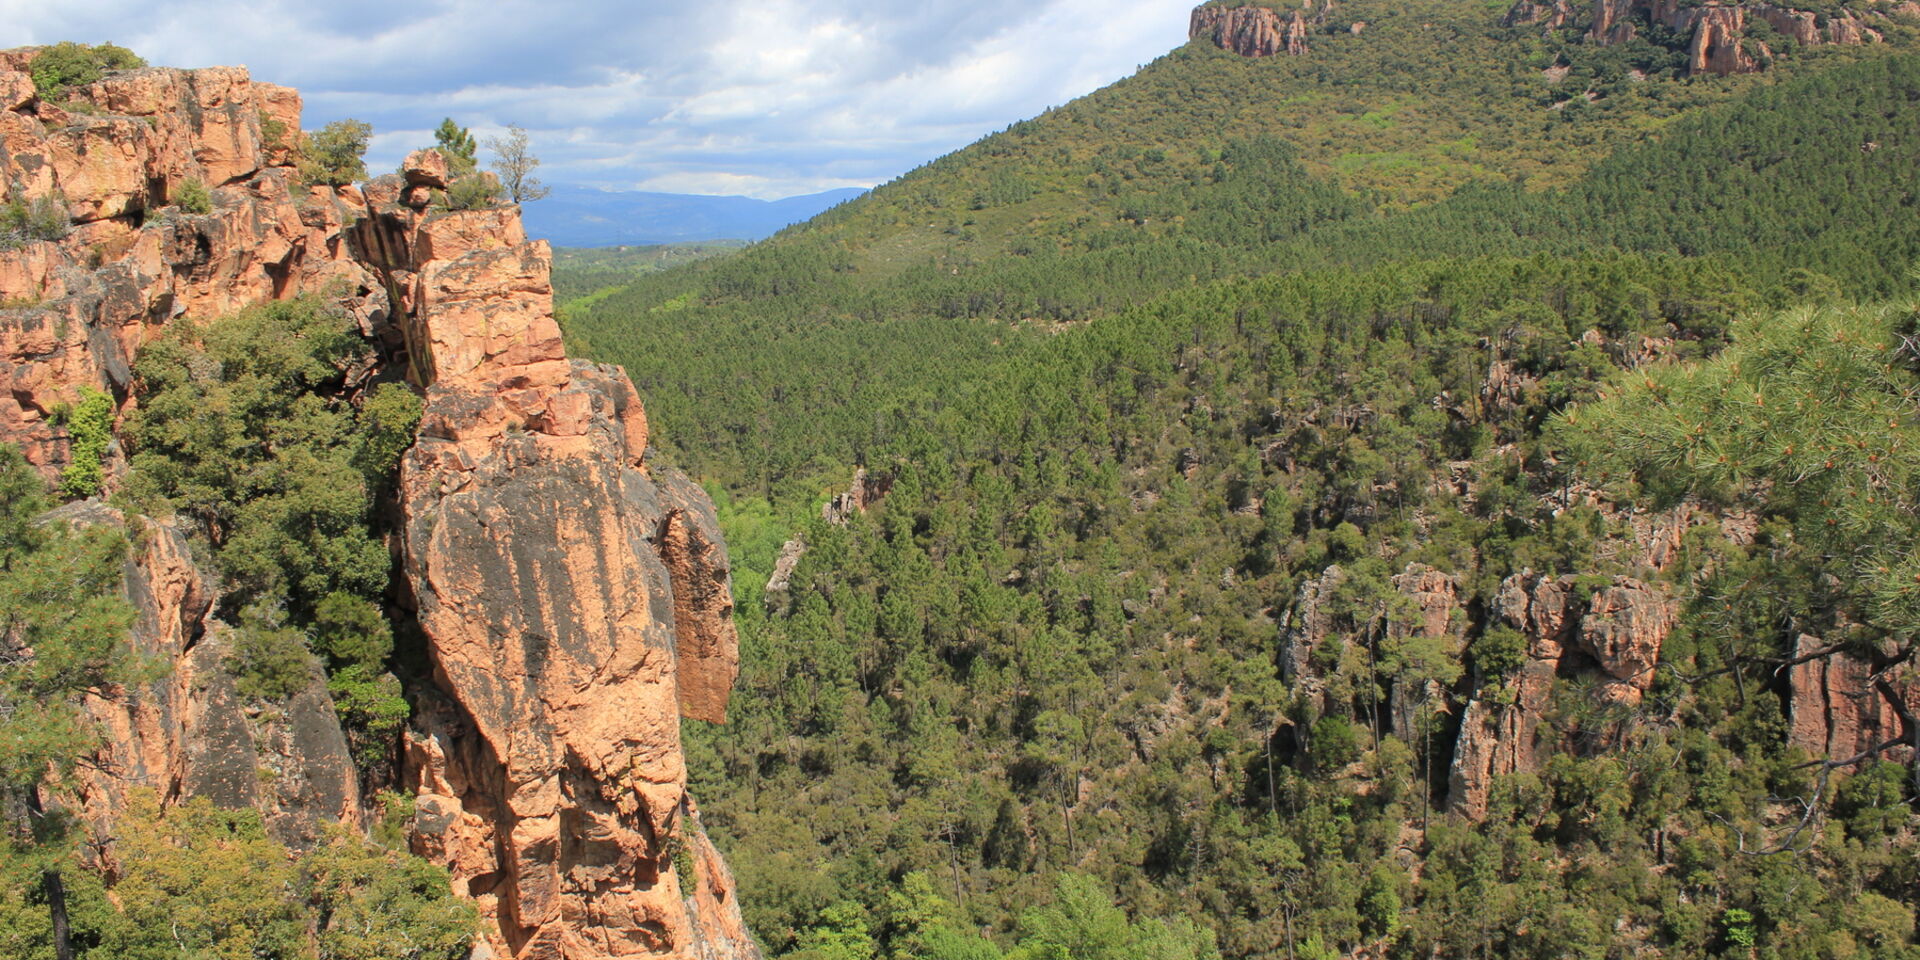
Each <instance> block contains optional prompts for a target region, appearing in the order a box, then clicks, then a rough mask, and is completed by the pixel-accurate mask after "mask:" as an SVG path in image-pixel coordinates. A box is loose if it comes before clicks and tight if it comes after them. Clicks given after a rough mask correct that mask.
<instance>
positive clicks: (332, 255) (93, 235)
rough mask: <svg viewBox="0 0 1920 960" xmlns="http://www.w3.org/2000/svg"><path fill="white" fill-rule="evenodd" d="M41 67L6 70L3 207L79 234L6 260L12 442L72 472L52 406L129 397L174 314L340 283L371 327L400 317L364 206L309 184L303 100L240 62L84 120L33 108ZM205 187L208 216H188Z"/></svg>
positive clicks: (0, 256)
mask: <svg viewBox="0 0 1920 960" xmlns="http://www.w3.org/2000/svg"><path fill="white" fill-rule="evenodd" d="M25 62H26V61H25V58H24V55H23V54H21V53H19V52H16V53H15V54H14V55H13V56H11V57H9V58H7V59H5V60H0V92H6V96H4V97H0V103H3V104H4V108H3V109H0V201H8V200H18V201H21V202H23V203H27V204H33V203H36V202H37V203H47V204H58V205H61V206H64V208H65V210H66V213H67V219H68V220H69V221H70V225H67V226H66V227H65V229H64V234H65V235H64V236H62V237H60V238H59V239H34V238H28V239H27V241H26V242H24V243H22V244H21V245H19V246H18V247H16V248H14V249H11V250H6V251H0V442H6V443H13V444H16V445H18V446H19V447H20V448H21V449H22V450H24V451H25V452H26V454H27V457H28V459H29V460H31V461H33V462H34V463H36V464H39V465H41V466H42V467H44V468H45V469H47V471H48V472H49V473H50V474H51V473H52V472H53V471H54V470H56V469H57V468H59V467H60V466H62V465H64V463H65V462H66V457H67V450H66V442H65V441H66V435H65V431H64V430H63V429H62V428H61V427H60V426H58V425H57V424H56V423H55V422H54V418H53V416H52V414H53V412H54V411H55V410H56V409H57V408H59V407H60V406H61V405H63V404H70V403H73V402H75V401H76V400H78V399H79V397H80V393H81V391H82V389H83V388H92V389H98V390H103V391H106V392H108V393H110V394H112V395H113V396H114V397H115V398H116V400H119V401H121V402H124V401H125V400H126V398H127V393H128V386H129V378H130V376H131V363H132V359H133V356H134V354H135V353H136V352H137V351H138V350H139V348H140V345H141V344H142V343H144V342H145V341H146V340H147V339H149V338H150V337H151V336H153V335H154V334H155V333H156V331H157V330H158V329H159V328H161V327H163V326H164V325H165V324H167V323H169V322H171V321H173V320H175V319H178V318H181V317H198V318H209V317H216V316H220V315H222V314H226V313H231V312H233V311H235V310H238V309H240V308H241V307H245V306H247V305H250V304H254V303H259V302H262V301H265V300H270V299H275V298H280V297H287V296H293V295H296V294H298V293H301V292H307V291H318V290H321V289H323V288H328V287H330V286H331V287H333V288H334V289H337V290H339V291H340V292H341V293H342V294H343V297H342V299H343V300H344V301H345V302H347V303H348V305H349V307H350V309H353V310H354V311H355V312H356V313H357V314H358V315H359V316H361V317H362V318H363V320H364V321H366V322H368V323H369V325H370V323H371V321H372V320H373V319H374V318H375V317H377V316H380V315H383V314H384V311H385V310H386V304H385V298H384V295H383V294H382V293H381V291H380V288H379V285H378V284H377V283H374V282H373V278H372V276H371V275H370V274H369V273H368V272H367V271H366V270H365V269H364V268H363V267H361V266H360V265H359V264H358V263H356V262H355V261H354V259H353V256H352V254H351V251H349V250H348V249H347V248H346V245H345V244H344V243H343V242H342V239H343V230H344V228H345V226H346V225H347V224H348V223H349V222H351V221H352V220H354V219H356V218H359V217H362V216H364V215H365V213H366V204H365V201H364V198H363V197H362V196H361V195H360V193H359V191H358V190H355V189H354V188H351V187H345V188H337V189H336V188H331V187H314V188H308V187H304V186H301V185H300V183H299V181H298V178H297V175H296V174H295V173H294V170H293V167H292V163H293V158H292V155H291V152H290V150H289V148H288V143H289V142H290V138H291V137H292V136H294V135H295V134H296V133H297V131H298V129H299V116H300V97H299V95H298V94H297V93H295V92H294V91H292V90H290V89H288V88H286V87H278V86H274V85H272V84H265V83H256V82H254V81H252V80H251V79H250V78H249V77H248V75H247V72H246V71H245V70H244V69H240V68H234V67H213V68H208V69H205V70H174V69H166V68H155V69H148V70H134V71H126V72H122V73H116V74H112V75H109V76H108V77H107V78H105V79H103V80H101V81H99V82H97V83H95V84H92V85H91V86H86V87H81V88H78V89H77V90H75V91H74V92H73V94H72V96H73V98H74V99H75V100H76V101H78V102H80V103H84V104H88V105H90V106H91V108H92V109H93V110H94V111H95V112H93V113H82V112H78V111H69V110H64V109H61V108H60V107H57V106H54V105H52V104H48V103H45V102H43V101H41V100H39V99H37V98H35V97H33V96H31V93H32V90H33V83H32V80H31V78H30V77H29V76H28V74H27V73H25V72H24V66H25ZM8 65H12V66H13V67H14V69H5V68H6V67H7V66H8ZM189 184H198V185H201V186H204V187H206V188H207V189H208V192H209V194H210V196H211V199H212V207H211V210H210V211H209V212H206V213H189V212H187V211H185V210H183V209H181V208H180V207H179V206H178V205H177V200H178V198H179V197H180V196H181V194H182V191H183V190H185V189H186V188H187V186H188V185H189Z"/></svg>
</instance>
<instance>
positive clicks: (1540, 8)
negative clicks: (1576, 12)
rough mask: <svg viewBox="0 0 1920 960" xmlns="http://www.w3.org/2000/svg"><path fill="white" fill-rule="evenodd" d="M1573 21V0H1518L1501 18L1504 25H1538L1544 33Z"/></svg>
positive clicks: (1501, 23)
mask: <svg viewBox="0 0 1920 960" xmlns="http://www.w3.org/2000/svg"><path fill="white" fill-rule="evenodd" d="M1571 22H1573V0H1516V2H1515V3H1514V5H1513V7H1512V8H1511V9H1509V10H1508V11H1507V15H1506V16H1505V17H1502V18H1501V19H1500V25H1501V26H1503V27H1529V26H1530V27H1538V28H1539V29H1540V30H1541V32H1543V33H1552V32H1553V31H1555V30H1558V29H1560V28H1561V27H1564V26H1566V25H1567V24H1569V23H1571Z"/></svg>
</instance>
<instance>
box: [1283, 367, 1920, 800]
mask: <svg viewBox="0 0 1920 960" xmlns="http://www.w3.org/2000/svg"><path fill="white" fill-rule="evenodd" d="M1505 382H1507V378H1505V377H1503V376H1501V375H1500V373H1499V371H1497V370H1496V371H1494V372H1492V373H1490V375H1489V377H1488V383H1489V390H1490V391H1493V390H1497V389H1499V388H1500V385H1501V384H1503V383H1505ZM1492 399H1495V398H1490V400H1492ZM1576 497H1577V500H1578V502H1579V503H1581V504H1583V505H1585V506H1590V507H1594V508H1596V509H1598V510H1600V511H1602V513H1603V514H1605V515H1607V516H1609V517H1610V519H1611V520H1612V521H1614V522H1616V524H1617V525H1618V527H1619V528H1620V532H1619V534H1617V535H1616V536H1615V537H1614V538H1612V539H1610V540H1608V541H1605V542H1603V543H1602V544H1601V545H1600V547H1599V550H1598V552H1599V553H1601V554H1604V555H1606V562H1605V563H1604V566H1606V567H1608V568H1610V569H1625V570H1628V571H1631V573H1612V574H1605V575H1586V576H1581V575H1573V574H1558V575H1556V574H1545V573H1538V572H1535V571H1532V570H1522V571H1520V572H1518V573H1514V574H1511V575H1509V576H1507V577H1505V578H1503V579H1502V580H1501V581H1500V582H1499V584H1498V586H1497V588H1495V589H1494V590H1493V591H1492V593H1491V595H1490V596H1489V597H1488V598H1487V599H1486V600H1485V601H1484V602H1481V601H1476V600H1474V599H1473V598H1472V597H1470V596H1469V594H1468V591H1467V590H1466V589H1465V588H1464V587H1463V585H1462V583H1461V581H1460V579H1459V578H1458V577H1456V576H1454V575H1453V574H1450V573H1447V572H1445V571H1442V570H1439V569H1437V568H1434V567H1431V566H1428V565H1426V564H1420V563H1413V564H1409V565H1407V566H1406V567H1405V569H1404V570H1402V571H1401V572H1400V573H1399V574H1397V575H1395V576H1393V577H1392V578H1391V580H1390V583H1389V588H1390V590H1391V598H1390V600H1389V601H1388V603H1387V604H1386V605H1385V606H1384V607H1381V608H1379V612H1377V613H1370V614H1367V615H1363V616H1356V615H1355V614H1354V610H1353V603H1352V601H1351V600H1350V598H1348V597H1347V596H1346V593H1347V587H1348V584H1349V580H1350V575H1349V573H1348V571H1346V570H1345V569H1343V568H1342V567H1340V566H1337V565H1336V566H1332V567H1329V568H1327V569H1326V570H1325V571H1324V572H1323V573H1322V574H1321V575H1320V576H1319V577H1316V578H1314V579H1311V580H1308V581H1306V582H1305V583H1304V584H1302V585H1301V586H1300V588H1299V590H1298V591H1297V593H1296V594H1295V596H1294V598H1293V601H1292V603H1291V605H1290V609H1289V610H1288V612H1287V613H1286V615H1285V617H1284V619H1283V620H1282V630H1281V635H1280V666H1281V671H1282V674H1283V676H1284V677H1285V678H1286V680H1287V681H1288V683H1289V685H1290V686H1291V687H1293V688H1294V689H1296V690H1297V691H1300V692H1301V693H1302V694H1303V695H1304V696H1305V698H1306V701H1307V704H1308V706H1309V709H1310V712H1311V714H1312V715H1314V716H1320V715H1325V714H1345V715H1348V716H1353V717H1354V718H1355V722H1356V723H1362V722H1367V723H1373V722H1377V723H1378V725H1379V728H1380V729H1381V730H1382V731H1383V732H1390V733H1394V734H1396V735H1398V736H1401V737H1402V738H1403V739H1406V738H1411V737H1415V736H1427V737H1433V738H1435V739H1437V740H1439V741H1441V742H1445V743H1451V744H1452V750H1451V760H1450V762H1449V763H1448V764H1447V766H1446V769H1445V803H1446V807H1447V809H1449V810H1451V811H1452V812H1454V813H1457V814H1459V815H1461V816H1464V817H1466V818H1468V819H1479V818H1481V817H1483V816H1485V815H1486V813H1487V810H1488V804H1489V799H1490V796H1491V793H1492V791H1493V788H1494V785H1495V783H1496V781H1497V780H1498V779H1499V778H1501V777H1505V776H1511V775H1514V774H1530V773H1540V772H1542V771H1543V770H1544V769H1545V768H1546V765H1547V763H1548V762H1549V761H1550V760H1551V759H1552V758H1553V757H1554V756H1556V755H1559V754H1569V755H1576V756H1592V755H1596V754H1601V753H1605V752H1607V751H1608V750H1610V749H1613V748H1615V747H1618V746H1620V745H1621V744H1622V743H1624V742H1625V741H1626V740H1627V739H1629V738H1631V737H1634V736H1636V735H1637V734H1638V733H1640V732H1641V731H1643V730H1649V729H1652V728H1655V727H1658V726H1660V725H1661V724H1662V723H1663V722H1664V721H1663V720H1662V719H1661V716H1660V711H1659V710H1658V709H1653V708H1651V707H1650V705H1649V704H1648V702H1647V698H1648V695H1649V693H1651V692H1653V691H1655V689H1656V687H1657V686H1658V680H1659V676H1660V672H1661V664H1662V659H1661V657H1662V650H1663V648H1664V646H1665V644H1666V643H1667V641H1668V640H1669V638H1671V637H1672V635H1673V633H1674V631H1675V629H1676V627H1677V626H1678V625H1679V622H1680V619H1681V616H1682V613H1683V610H1684V606H1685V603H1686V599H1687V598H1686V593H1687V587H1686V583H1685V581H1684V579H1676V571H1677V569H1678V567H1677V565H1678V563H1679V561H1680V556H1681V552H1682V549H1683V541H1684V540H1685V538H1686V537H1687V536H1688V535H1689V533H1690V532H1692V531H1694V530H1696V529H1699V528H1702V527H1709V526H1710V527H1711V528H1712V531H1713V532H1714V533H1716V534H1717V535H1719V536H1723V537H1726V538H1727V539H1728V540H1730V541H1731V542H1733V543H1736V544H1739V543H1751V542H1752V538H1753V536H1754V532H1755V528H1754V524H1753V521H1752V519H1751V518H1750V517H1747V516H1744V515H1724V516H1723V515H1715V514H1712V513H1710V512H1708V511H1704V510H1701V509H1699V508H1696V507H1694V506H1692V505H1690V504H1683V505H1681V506H1679V507H1676V508H1673V509H1671V510H1668V511H1665V512H1661V513H1645V512H1626V511H1621V510H1619V509H1617V508H1615V507H1613V506H1612V505H1610V504H1608V503H1606V502H1605V501H1604V500H1603V499H1600V498H1599V497H1597V496H1596V495H1594V494H1593V493H1591V492H1590V491H1587V492H1576ZM1490 631H1510V632H1511V635H1512V636H1515V637H1516V638H1517V641H1518V643H1519V645H1520V650H1519V652H1518V664H1517V665H1516V666H1514V667H1513V668H1512V669H1509V670H1506V671H1505V672H1504V673H1502V674H1501V675H1497V676H1486V675H1484V673H1482V674H1474V673H1469V674H1468V675H1466V676H1463V677H1461V678H1460V680H1459V681H1457V682H1455V683H1453V684H1451V685H1442V684H1438V683H1435V684H1429V685H1428V686H1426V687H1424V688H1419V689H1408V688H1403V687H1401V686H1398V685H1396V686H1395V687H1393V688H1392V689H1391V690H1390V691H1389V701H1390V704H1391V708H1390V709H1389V710H1388V711H1387V712H1386V714H1385V715H1383V716H1381V717H1379V718H1377V719H1376V718H1368V717H1365V716H1361V715H1359V714H1358V712H1357V711H1356V710H1355V709H1354V707H1353V706H1352V704H1351V703H1350V702H1349V701H1348V700H1347V697H1348V695H1349V694H1348V692H1347V691H1348V690H1349V689H1350V687H1348V686H1346V685H1343V678H1342V677H1341V676H1340V675H1339V674H1340V669H1341V668H1340V666H1339V665H1340V664H1343V663H1346V664H1350V663H1354V662H1373V661H1374V660H1376V659H1378V658H1379V657H1380V656H1381V654H1382V651H1384V650H1385V649H1387V647H1388V646H1390V645H1391V644H1392V643H1393V642H1395V641H1398V640H1402V639H1404V638H1406V637H1409V636H1414V635H1419V636H1423V637H1427V638H1433V639H1435V640H1437V641H1439V647H1440V651H1441V652H1442V653H1443V654H1444V655H1445V656H1446V657H1448V658H1450V659H1454V660H1459V659H1460V658H1461V657H1462V656H1463V655H1466V656H1468V658H1469V659H1470V660H1474V659H1479V656H1478V655H1477V654H1469V652H1468V651H1469V646H1470V644H1472V643H1476V642H1478V641H1479V640H1480V639H1482V638H1484V637H1485V636H1486V635H1487V634H1488V633H1489V632H1490ZM1897 661H1898V658H1897V657H1895V656H1893V655H1892V652H1891V651H1877V652H1876V651H1860V650H1855V649H1851V648H1847V647H1845V646H1844V645H1841V644H1829V643H1827V642H1825V641H1823V640H1822V639H1820V638H1817V637H1811V636H1803V637H1801V638H1800V639H1799V641H1798V643H1797V645H1796V654H1795V657H1794V658H1793V660H1792V662H1786V663H1781V664H1779V665H1778V668H1777V669H1776V670H1774V671H1773V673H1772V674H1771V675H1765V674H1762V675H1758V676H1755V677H1753V678H1752V679H1751V685H1752V688H1753V690H1754V695H1756V696H1776V697H1779V698H1781V700H1782V707H1783V709H1782V713H1783V714H1784V715H1785V716H1786V717H1787V718H1788V727H1789V730H1788V737H1787V745H1788V746H1790V747H1793V748H1797V749H1799V750H1802V751H1804V752H1805V753H1806V754H1807V756H1808V757H1810V758H1812V759H1815V760H1827V761H1830V762H1832V763H1833V764H1834V765H1836V766H1837V767H1838V768H1840V769H1841V770H1843V771H1844V770H1850V769H1853V768H1855V767H1857V766H1858V765H1859V764H1861V763H1863V762H1868V761H1871V760H1873V759H1887V760H1896V761H1902V762H1907V761H1910V759H1911V758H1912V756H1913V751H1914V749H1915V745H1914V744H1910V743H1907V742H1906V741H1904V740H1903V739H1901V737H1902V730H1903V729H1906V727H1905V726H1904V725H1903V720H1902V718H1903V715H1904V716H1909V717H1910V716H1913V715H1915V714H1916V713H1917V712H1920V670H1916V669H1915V668H1914V667H1913V665H1912V664H1910V663H1905V662H1897ZM1668 679H1669V680H1676V681H1678V682H1677V683H1675V684H1673V685H1672V689H1671V690H1669V693H1668V694H1667V695H1668V696H1671V697H1679V698H1682V699H1684V698H1685V696H1686V691H1685V681H1684V680H1683V679H1681V678H1678V677H1677V676H1676V675H1673V674H1671V673H1669V675H1668ZM1344 682H1346V683H1350V678H1345V681H1344ZM1423 710H1424V711H1427V714H1426V716H1427V717H1428V718H1429V720H1428V724H1429V725H1428V726H1426V727H1422V726H1420V722H1421V716H1420V713H1421V711H1423ZM1434 721H1437V722H1434ZM1292 736H1293V738H1294V740H1295V741H1296V743H1297V744H1298V746H1300V747H1305V748H1307V749H1308V750H1309V751H1310V749H1311V744H1310V742H1309V740H1310V733H1309V732H1308V730H1307V728H1306V727H1299V728H1296V729H1295V730H1294V731H1293V733H1292Z"/></svg>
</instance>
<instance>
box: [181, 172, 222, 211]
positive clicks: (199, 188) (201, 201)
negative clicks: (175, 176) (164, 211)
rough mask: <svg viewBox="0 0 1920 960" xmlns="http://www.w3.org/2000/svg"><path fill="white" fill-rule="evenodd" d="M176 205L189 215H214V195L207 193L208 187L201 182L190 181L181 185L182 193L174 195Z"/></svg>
mask: <svg viewBox="0 0 1920 960" xmlns="http://www.w3.org/2000/svg"><path fill="white" fill-rule="evenodd" d="M173 202H174V205H175V206H177V207H179V208H180V209H182V210H184V211H186V212H188V213H212V212H213V195H212V194H211V193H208V192H207V185H206V184H205V183H202V182H201V181H199V180H197V179H196V180H188V181H187V182H185V183H182V184H181V185H180V191H179V192H178V193H177V194H175V195H174V198H173Z"/></svg>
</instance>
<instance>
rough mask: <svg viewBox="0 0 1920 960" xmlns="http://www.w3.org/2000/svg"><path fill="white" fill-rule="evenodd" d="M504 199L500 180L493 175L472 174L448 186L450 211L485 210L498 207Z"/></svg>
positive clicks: (447, 198) (447, 200) (447, 203)
mask: <svg viewBox="0 0 1920 960" xmlns="http://www.w3.org/2000/svg"><path fill="white" fill-rule="evenodd" d="M501 198H502V194H501V189H500V180H499V178H497V177H495V176H494V175H493V174H491V173H485V172H481V173H470V174H467V175H466V176H464V177H461V178H460V179H458V180H455V181H453V183H451V184H449V185H448V186H447V194H446V207H447V209H449V210H485V209H486V208H488V207H493V206H498V205H499V203H500V201H501Z"/></svg>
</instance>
